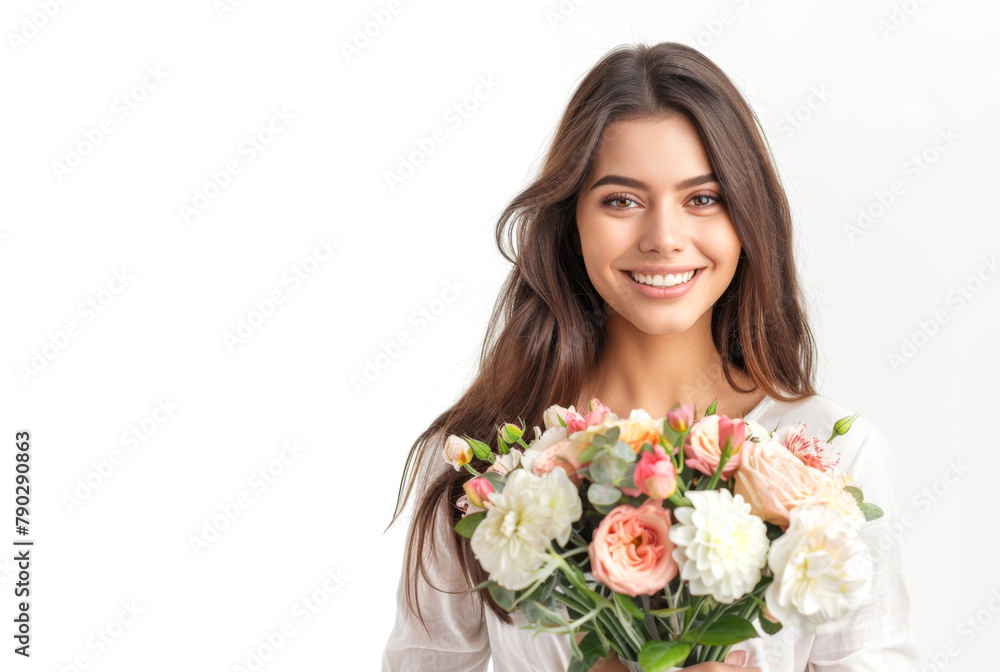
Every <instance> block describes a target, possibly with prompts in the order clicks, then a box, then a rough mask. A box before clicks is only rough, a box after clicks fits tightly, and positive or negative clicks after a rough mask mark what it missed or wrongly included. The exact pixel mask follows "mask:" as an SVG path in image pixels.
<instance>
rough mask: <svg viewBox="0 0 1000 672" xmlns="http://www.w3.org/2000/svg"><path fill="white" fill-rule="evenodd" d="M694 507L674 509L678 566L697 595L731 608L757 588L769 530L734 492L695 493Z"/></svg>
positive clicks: (692, 494)
mask: <svg viewBox="0 0 1000 672" xmlns="http://www.w3.org/2000/svg"><path fill="white" fill-rule="evenodd" d="M684 496H685V497H686V498H687V499H688V500H689V501H690V502H691V504H692V505H693V507H692V506H681V507H678V508H676V509H674V515H675V516H676V517H677V522H678V524H677V525H674V526H672V527H671V528H670V534H669V536H670V541H672V542H674V545H675V548H674V551H673V558H674V562H676V563H677V567H678V568H679V569H680V577H681V580H682V581H687V582H688V588H689V589H690V591H691V594H692V595H711V596H712V597H713V598H715V599H716V600H717V601H719V602H722V603H724V604H730V603H732V602H734V601H735V600H737V599H739V598H741V597H743V596H744V595H746V594H747V593H749V592H750V591H751V590H753V587H754V586H756V585H757V582H758V581H760V577H761V568H763V567H764V564H765V563H766V562H767V549H768V538H767V526H766V525H765V524H764V521H763V520H761V519H760V518H759V517H757V516H755V515H753V514H752V513H750V505H749V504H748V503H746V502H745V501H743V497H742V496H740V495H736V496H735V497H734V496H733V494H732V493H731V492H729V490H725V489H723V490H702V491H689V492H686V493H684Z"/></svg>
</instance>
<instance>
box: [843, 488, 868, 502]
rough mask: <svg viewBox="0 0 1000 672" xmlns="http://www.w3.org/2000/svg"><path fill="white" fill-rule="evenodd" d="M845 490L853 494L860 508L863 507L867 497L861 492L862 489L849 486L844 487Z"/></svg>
mask: <svg viewBox="0 0 1000 672" xmlns="http://www.w3.org/2000/svg"><path fill="white" fill-rule="evenodd" d="M844 490H846V491H847V492H849V493H851V494H852V495H853V496H854V501H856V502H857V503H858V506H861V503H862V502H863V501H865V496H864V494H863V493H862V492H861V489H860V488H855V487H854V486H853V485H848V486H845V487H844Z"/></svg>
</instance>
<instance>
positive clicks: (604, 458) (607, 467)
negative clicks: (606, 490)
mask: <svg viewBox="0 0 1000 672" xmlns="http://www.w3.org/2000/svg"><path fill="white" fill-rule="evenodd" d="M589 468H590V477H591V478H592V479H594V481H595V482H597V483H600V484H601V485H613V484H614V480H615V477H614V472H613V470H612V468H611V455H610V454H609V453H607V452H602V453H601V454H600V455H598V456H597V457H595V458H594V459H593V460H591V461H590V467H589Z"/></svg>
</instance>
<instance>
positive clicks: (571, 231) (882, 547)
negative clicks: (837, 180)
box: [382, 42, 917, 672]
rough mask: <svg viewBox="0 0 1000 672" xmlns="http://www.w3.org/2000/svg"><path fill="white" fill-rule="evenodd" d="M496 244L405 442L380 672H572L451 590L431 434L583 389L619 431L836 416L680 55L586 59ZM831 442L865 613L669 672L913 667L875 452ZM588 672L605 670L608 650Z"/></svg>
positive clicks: (465, 564)
mask: <svg viewBox="0 0 1000 672" xmlns="http://www.w3.org/2000/svg"><path fill="white" fill-rule="evenodd" d="M505 240H506V242H507V244H508V246H509V247H512V246H514V244H516V250H513V249H510V250H509V249H507V248H505V246H504V242H505ZM497 244H498V246H499V247H500V249H501V252H502V253H503V254H504V256H505V257H506V258H507V259H508V260H510V261H511V262H512V263H513V264H514V268H513V269H512V271H511V273H510V276H509V277H508V279H507V283H506V285H505V287H504V289H503V291H502V293H501V296H500V298H499V301H498V303H497V305H496V307H495V309H494V313H493V316H492V319H491V321H490V326H489V329H488V330H487V335H486V340H485V343H484V348H483V356H482V358H481V364H480V370H479V372H478V376H477V377H476V379H475V380H474V381H473V383H472V384H471V386H470V388H469V389H468V390H467V391H466V392H465V394H464V395H463V396H462V397H461V399H459V401H458V402H457V403H456V404H455V405H454V406H452V407H451V408H449V409H448V410H447V411H445V412H444V413H442V414H441V415H440V416H439V417H438V418H437V419H435V421H434V422H433V423H432V424H431V426H430V427H429V428H428V429H427V430H426V431H425V432H424V433H423V434H421V436H420V437H419V438H418V439H417V441H416V443H415V444H414V445H413V447H412V449H411V452H410V455H409V458H408V460H407V465H406V470H405V473H404V478H403V483H402V484H401V486H400V497H399V500H398V501H397V510H396V516H395V517H394V518H393V521H395V520H396V518H397V517H398V515H399V512H400V511H401V510H402V507H403V505H405V502H406V500H407V499H408V497H409V495H410V493H411V491H412V488H413V485H414V483H416V484H418V488H419V490H420V494H419V499H418V501H417V504H416V507H415V512H414V515H413V518H412V521H411V523H410V528H409V535H408V541H407V553H406V561H405V563H404V567H405V571H404V575H403V576H402V577H401V579H400V583H399V591H398V593H397V598H398V613H397V618H396V627H395V629H394V630H393V633H392V635H391V636H390V638H389V641H388V642H387V645H386V648H385V651H384V654H383V667H382V669H383V671H388V670H393V671H395V670H416V669H427V670H436V671H445V670H456V671H457V670H463V671H464V670H486V669H487V663H488V661H489V659H490V657H491V656H492V659H493V670H494V671H495V672H508V671H510V672H513V671H515V670H516V671H518V672H523V671H525V670H539V671H545V672H549V671H552V672H555V671H556V670H560V671H562V670H566V669H567V667H568V665H569V663H570V661H571V656H570V648H569V642H568V639H566V638H567V637H568V635H563V636H556V635H551V634H539V635H537V636H536V637H534V638H532V637H531V635H530V631H528V630H522V629H519V627H518V626H519V625H520V624H523V623H524V621H523V619H518V618H517V616H518V615H517V614H515V615H513V616H512V615H511V614H508V613H506V612H504V611H503V610H502V609H501V608H499V607H498V606H497V605H496V604H495V603H494V602H493V601H492V599H491V598H490V597H489V594H488V593H487V591H477V592H475V593H471V594H469V593H468V590H469V588H470V587H471V586H474V585H476V584H478V583H480V582H481V581H483V580H485V579H486V575H485V574H484V572H483V571H482V569H481V568H480V567H479V565H478V563H477V562H476V559H475V557H474V556H473V554H472V552H471V550H470V548H469V545H468V540H467V539H465V538H462V537H460V536H459V535H457V534H455V533H454V531H453V525H454V522H455V521H456V520H457V519H458V518H459V517H460V516H461V511H460V510H459V509H458V508H457V507H456V506H455V505H454V503H455V502H456V500H457V499H458V497H459V496H460V495H461V494H462V488H461V485H462V482H463V481H464V480H465V478H466V472H465V471H456V470H454V469H452V468H451V467H450V466H448V465H447V464H445V463H444V461H443V460H442V459H441V447H442V443H443V440H444V438H445V437H446V436H448V435H449V434H465V435H469V436H473V437H481V438H483V437H491V436H493V435H495V433H496V427H497V426H499V425H500V424H501V423H502V422H504V421H508V420H510V419H512V418H521V419H522V420H523V421H524V422H525V423H526V424H527V427H529V428H530V427H533V426H542V425H543V421H542V415H543V413H544V411H545V410H546V409H547V408H548V407H550V406H552V405H553V404H560V405H567V404H568V403H573V404H574V405H575V406H576V408H578V409H582V408H585V407H586V406H587V403H588V402H589V400H590V399H591V398H594V397H597V398H598V399H599V400H600V401H601V402H603V403H604V404H605V405H606V406H608V407H610V408H611V410H612V411H614V412H615V413H617V414H618V415H619V416H620V417H628V414H629V412H630V410H631V409H633V408H642V409H644V410H646V411H647V412H648V413H649V414H650V416H652V417H654V418H655V417H663V416H665V415H666V413H667V411H668V409H670V408H671V407H672V406H673V405H674V404H676V403H678V402H684V403H694V404H695V405H696V408H697V409H699V410H700V411H703V410H704V409H705V408H707V407H708V405H709V404H710V403H711V402H712V401H713V400H718V405H717V409H716V412H717V413H725V414H727V415H729V416H730V417H745V418H746V419H748V420H754V421H756V422H758V423H761V424H763V425H765V426H767V427H769V428H771V427H773V426H775V425H776V424H779V423H780V424H782V425H784V424H792V423H795V422H798V421H804V422H805V423H806V425H807V427H809V428H812V429H814V430H815V432H816V433H817V434H819V433H822V432H824V431H826V432H829V431H830V428H831V427H832V425H833V422H834V421H835V420H836V419H838V418H840V417H844V416H846V415H850V411H849V410H848V409H846V408H844V407H842V406H840V405H838V404H836V403H834V402H833V401H831V400H829V399H826V398H824V397H822V396H821V395H818V394H817V393H816V391H815V390H814V388H813V382H812V381H813V378H814V347H815V346H814V342H813V339H812V335H811V333H810V330H809V326H808V323H807V321H806V316H805V313H804V310H803V305H802V303H803V302H802V298H801V295H800V290H799V286H798V281H797V279H796V274H795V265H794V262H793V257H792V231H791V217H790V214H789V209H788V204H787V200H786V197H785V194H784V192H783V190H782V187H781V184H780V182H779V180H778V177H777V174H776V172H775V169H774V166H773V162H772V159H771V157H770V154H769V151H768V148H767V145H766V144H765V142H764V140H763V138H762V134H761V132H760V130H759V122H758V121H757V119H756V117H755V116H754V114H753V112H752V110H751V109H750V107H749V106H748V105H747V104H746V102H745V101H744V99H743V98H742V97H741V95H740V93H739V91H738V90H737V89H736V88H735V86H734V85H733V84H732V82H731V81H730V80H729V79H728V78H727V77H726V75H725V74H724V73H723V72H722V71H721V70H720V69H719V68H718V67H717V66H716V65H715V64H713V63H712V62H711V61H709V60H708V59H707V58H706V57H705V56H704V55H702V54H701V53H699V52H698V51H696V50H694V49H692V48H690V47H687V46H684V45H681V44H676V43H670V42H667V43H662V44H658V45H655V46H648V45H635V46H622V47H618V48H616V49H614V50H612V51H611V52H610V53H608V54H607V55H606V56H605V57H604V58H603V59H602V60H601V61H600V62H599V63H598V64H597V65H595V66H594V68H593V69H592V70H591V71H590V72H589V73H588V74H587V75H586V77H585V78H584V79H583V81H582V82H581V84H580V85H579V87H578V88H577V90H576V91H575V93H574V95H573V97H572V99H571V100H570V103H569V106H568V108H567V110H566V112H565V114H564V116H563V118H562V120H561V122H560V124H559V127H558V130H557V132H556V135H555V138H554V140H553V142H552V146H551V149H550V150H549V153H548V155H547V157H546V160H545V162H544V165H543V167H542V170H541V173H540V175H539V176H538V178H537V179H536V180H535V181H534V182H533V183H532V184H531V185H530V186H529V187H528V188H527V189H525V190H524V191H523V192H522V193H521V194H519V195H518V196H517V197H516V198H515V199H514V200H513V201H512V202H511V203H510V205H509V206H508V207H507V209H506V210H505V212H504V213H503V215H502V217H501V218H500V221H499V224H498V230H497ZM501 317H502V320H503V322H502V324H501V323H500V319H501ZM836 447H837V448H838V450H840V451H842V455H841V464H840V465H839V467H840V468H841V469H842V470H843V471H847V472H848V473H850V474H851V475H852V476H854V478H855V479H856V480H857V481H858V484H859V485H860V486H861V487H862V488H863V489H864V492H865V495H866V499H867V500H868V501H873V502H877V503H879V504H880V505H882V507H883V509H884V510H885V516H884V517H883V518H882V519H879V520H878V521H872V522H870V523H868V524H867V525H866V526H865V528H864V530H865V531H864V534H865V535H866V539H867V540H868V542H869V544H870V546H872V548H873V550H874V551H875V555H874V557H875V559H876V562H875V567H874V579H873V581H874V583H873V590H872V599H871V600H870V602H869V604H868V606H866V607H865V608H864V610H863V611H862V612H860V613H859V614H858V615H857V617H856V618H855V619H854V620H853V621H852V623H851V624H850V625H849V626H848V627H847V628H846V629H844V630H842V631H840V632H836V633H832V634H827V635H822V636H814V635H812V634H810V633H806V632H798V631H796V630H795V629H794V628H791V627H785V628H783V629H782V630H781V631H780V632H779V633H778V634H776V635H774V636H770V637H768V636H763V637H760V638H757V639H753V640H749V641H748V642H744V643H742V644H739V645H737V646H735V647H734V650H733V652H732V653H731V654H730V657H729V658H727V663H702V664H699V665H695V666H692V667H690V668H687V669H690V670H696V671H697V672H722V671H724V670H731V669H732V670H735V669H744V670H753V669H758V670H759V669H766V670H773V671H776V672H801V671H803V670H806V669H810V670H811V669H823V670H827V671H833V670H836V671H838V672H846V671H847V670H875V669H879V670H883V669H891V670H907V669H914V670H915V669H916V663H917V658H916V652H915V649H914V648H913V645H912V643H911V641H910V639H909V631H908V609H909V605H908V596H907V590H906V586H905V585H904V583H903V578H902V577H903V573H902V571H900V570H901V566H902V550H901V549H900V548H899V546H898V544H897V543H896V540H895V538H894V537H892V536H891V535H888V533H887V532H886V530H888V529H889V525H891V524H892V523H893V522H894V518H895V507H894V504H893V500H892V497H893V493H892V488H891V484H890V482H889V480H888V478H887V469H886V463H885V452H886V445H885V442H884V440H883V439H882V436H881V434H879V432H878V431H877V429H875V428H874V427H873V426H872V425H871V424H870V423H868V422H866V421H865V420H864V419H863V418H859V419H858V420H857V421H856V422H855V423H854V426H853V427H852V429H851V431H850V432H848V434H846V435H844V436H842V437H838V439H837V443H836ZM473 466H475V467H476V468H477V469H482V468H485V466H484V465H479V464H475V463H474V464H473ZM390 524H391V523H390ZM886 539H888V543H887V542H886ZM418 614H419V615H418ZM739 663H745V664H747V665H750V666H751V667H745V668H741V667H737V664H739ZM594 669H600V670H611V669H625V668H624V666H623V664H622V662H621V661H619V660H617V658H616V656H615V654H614V653H612V655H611V657H610V658H609V659H606V660H604V661H602V662H601V663H599V664H598V666H597V667H595V668H594Z"/></svg>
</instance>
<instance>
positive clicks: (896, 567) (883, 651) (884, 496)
mask: <svg viewBox="0 0 1000 672" xmlns="http://www.w3.org/2000/svg"><path fill="white" fill-rule="evenodd" d="M851 414H852V411H851V410H849V409H846V408H844V407H841V406H840V405H838V404H836V403H835V402H833V401H831V400H829V399H827V398H825V397H823V396H821V395H815V396H812V397H809V398H808V399H804V400H802V401H798V402H792V403H789V402H780V401H777V400H775V399H772V398H771V397H764V399H763V400H762V401H761V402H760V403H759V404H758V405H757V406H756V407H755V408H754V409H753V410H752V411H750V412H749V413H747V414H746V416H745V418H746V419H747V420H754V421H756V422H758V423H760V424H762V425H764V426H765V427H766V428H767V429H768V430H771V429H774V427H775V425H777V424H780V425H782V426H783V425H788V424H794V423H796V422H800V421H801V422H804V423H806V429H807V431H808V433H811V434H814V435H816V436H819V437H820V438H821V439H826V438H827V437H829V432H831V431H832V428H833V423H834V422H835V421H836V420H838V419H840V418H843V417H845V416H848V415H851ZM833 447H834V448H835V449H837V450H838V451H839V452H840V453H841V458H840V463H839V465H838V468H839V469H840V470H841V471H846V472H848V473H850V474H851V476H853V477H854V479H855V481H857V486H858V487H860V488H861V489H862V491H863V492H864V495H865V501H870V502H872V503H874V504H877V505H878V506H880V507H881V508H882V510H883V511H884V512H885V515H884V516H882V517H881V518H878V519H876V520H873V521H869V522H867V523H865V524H864V526H863V527H862V534H863V535H864V537H865V539H866V540H867V542H868V545H869V548H870V549H871V551H872V556H873V558H874V567H873V582H872V591H871V597H870V599H869V602H868V604H867V605H866V606H865V607H864V608H862V609H861V611H859V612H858V613H857V614H856V615H855V617H854V618H853V619H852V621H851V622H850V623H849V625H848V626H847V627H845V628H843V629H841V630H839V631H837V632H833V633H829V634H824V635H819V636H817V635H814V634H812V633H808V632H803V631H799V630H796V629H794V628H792V627H790V626H787V625H786V626H785V627H784V628H782V629H781V630H780V631H779V632H778V633H777V634H775V635H767V634H765V633H763V631H760V630H759V626H758V632H759V633H760V637H758V638H756V639H751V640H748V641H746V642H743V643H740V644H737V645H735V646H734V647H733V650H740V649H742V650H745V651H747V654H748V655H747V663H746V664H747V665H748V666H750V665H754V666H757V667H760V668H761V669H762V670H763V672H821V671H825V672H876V671H878V672H883V671H889V670H891V671H892V672H910V671H914V672H915V671H916V670H917V669H918V664H919V655H918V652H917V649H916V646H915V644H914V642H913V640H912V638H911V635H910V627H909V621H910V600H909V595H908V591H907V587H906V582H905V576H904V565H903V547H902V544H901V543H900V540H899V539H898V538H897V536H896V535H894V534H892V532H891V530H892V526H893V525H894V523H896V516H897V505H896V501H895V494H894V490H893V486H892V483H891V481H890V475H889V469H888V462H887V455H888V446H887V445H886V442H885V439H884V438H883V437H882V435H881V433H879V431H878V430H877V429H876V428H875V427H874V426H873V425H872V424H871V423H870V422H868V421H867V420H865V419H864V417H861V416H859V417H858V418H857V419H856V420H855V421H854V423H853V425H852V427H851V429H850V431H848V433H847V434H844V435H841V436H838V437H837V438H836V439H835V440H834V442H833ZM439 462H440V464H441V465H444V466H443V468H447V469H451V468H452V467H450V466H448V465H447V464H446V463H445V462H444V461H443V460H440V461H439ZM416 487H417V486H416V485H415V486H414V488H415V489H416ZM415 492H416V490H415ZM440 513H441V514H442V515H439V516H438V518H437V521H438V529H437V531H438V534H440V535H442V536H441V537H439V539H444V538H445V537H444V536H443V535H445V534H454V531H453V529H452V527H451V525H450V523H449V522H448V519H447V518H446V517H445V516H444V515H443V514H444V510H443V509H441V510H440ZM895 529H899V527H898V526H897V527H896V528H895ZM445 548H447V547H445ZM447 555H448V554H447V553H446V552H440V551H439V552H438V553H430V554H429V557H428V558H427V566H428V571H429V572H432V573H433V583H434V584H435V585H441V586H446V587H448V588H449V589H452V590H454V589H457V588H462V587H467V586H468V584H467V583H466V581H465V579H464V577H463V575H462V572H461V569H460V567H459V565H458V563H457V562H456V561H455V560H453V559H451V558H449V557H446V556H447ZM404 590H405V584H404V576H402V575H401V576H400V580H399V587H398V589H397V593H396V602H397V604H396V608H397V612H396V625H395V627H394V629H393V630H392V633H391V634H390V636H389V639H388V641H387V642H386V646H385V650H384V652H383V654H382V672H397V671H399V672H410V671H412V670H433V671H434V672H486V671H487V669H488V665H489V662H490V658H491V656H492V667H493V672H529V671H534V672H565V670H566V668H567V667H568V666H569V664H570V661H571V660H572V654H571V652H570V647H569V635H553V634H550V633H538V634H537V635H535V637H534V638H532V632H531V631H530V630H522V629H520V628H519V627H518V626H519V625H523V624H524V623H525V621H524V619H523V617H520V618H518V616H520V614H519V613H517V612H515V622H514V624H513V625H507V624H505V623H503V622H501V621H500V620H499V619H498V618H497V617H496V615H495V614H494V613H493V612H492V611H491V610H489V609H486V608H485V607H484V606H483V605H482V604H481V601H480V600H481V598H480V597H479V596H478V595H476V594H471V595H468V596H465V597H462V596H459V595H451V594H448V593H444V592H440V591H437V590H435V589H434V588H432V587H430V586H429V585H428V584H427V582H426V581H423V579H422V577H421V580H420V583H419V595H420V607H421V611H422V612H423V614H424V617H425V624H426V626H427V631H426V632H425V631H424V629H423V627H422V626H421V624H420V621H419V620H418V619H417V617H416V616H415V615H414V614H413V613H411V612H410V611H409V610H408V609H407V605H406V595H405V592H404ZM483 617H485V624H484V623H483V622H482V619H483Z"/></svg>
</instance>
